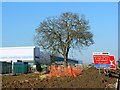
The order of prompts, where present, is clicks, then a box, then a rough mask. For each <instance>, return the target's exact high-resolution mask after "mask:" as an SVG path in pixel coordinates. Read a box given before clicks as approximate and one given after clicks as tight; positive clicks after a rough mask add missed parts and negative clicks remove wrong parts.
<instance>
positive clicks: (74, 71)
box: [49, 66, 81, 77]
mask: <svg viewBox="0 0 120 90" xmlns="http://www.w3.org/2000/svg"><path fill="white" fill-rule="evenodd" d="M80 74H81V68H80V67H79V66H78V67H70V66H68V67H66V68H63V67H61V66H57V67H56V66H51V69H50V74H49V77H54V76H55V77H60V76H73V77H76V76H77V75H80Z"/></svg>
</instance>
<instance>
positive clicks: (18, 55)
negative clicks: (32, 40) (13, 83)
mask: <svg viewBox="0 0 120 90" xmlns="http://www.w3.org/2000/svg"><path fill="white" fill-rule="evenodd" d="M34 48H35V46H29V47H4V48H0V61H4V60H7V61H10V60H13V61H16V60H21V59H22V60H24V61H27V60H29V61H33V60H34Z"/></svg>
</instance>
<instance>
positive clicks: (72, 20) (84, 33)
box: [34, 12, 94, 66]
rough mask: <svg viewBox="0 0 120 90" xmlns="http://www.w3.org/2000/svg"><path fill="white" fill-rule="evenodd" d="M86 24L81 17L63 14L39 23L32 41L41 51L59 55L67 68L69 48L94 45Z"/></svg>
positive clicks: (67, 13)
mask: <svg viewBox="0 0 120 90" xmlns="http://www.w3.org/2000/svg"><path fill="white" fill-rule="evenodd" d="M88 24H89V22H88V21H87V20H86V19H85V17H84V16H83V15H81V16H79V15H78V14H76V13H72V12H65V13H62V14H61V15H60V16H58V17H52V18H47V19H46V20H43V21H41V23H40V25H39V27H38V28H37V29H36V35H35V37H34V40H35V42H36V44H37V45H39V46H41V47H42V48H43V49H46V50H49V52H51V53H53V54H55V53H59V54H61V55H62V56H63V57H64V65H65V66H67V59H68V53H69V51H70V48H75V47H84V46H90V45H92V44H93V43H94V41H93V39H92V38H93V34H92V33H91V32H90V31H89V30H90V26H89V25H88Z"/></svg>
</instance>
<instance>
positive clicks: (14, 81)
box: [2, 67, 117, 88]
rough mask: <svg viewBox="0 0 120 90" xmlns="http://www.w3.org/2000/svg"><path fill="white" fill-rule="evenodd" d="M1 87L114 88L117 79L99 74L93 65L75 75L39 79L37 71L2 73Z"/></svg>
mask: <svg viewBox="0 0 120 90" xmlns="http://www.w3.org/2000/svg"><path fill="white" fill-rule="evenodd" d="M2 77H3V78H2V81H3V83H2V87H3V88H114V87H115V83H116V81H117V79H116V78H115V77H108V76H105V75H104V74H99V71H98V70H97V69H95V68H94V67H92V68H89V69H87V70H86V71H84V72H82V75H79V76H77V77H71V76H69V77H52V78H48V75H47V74H46V76H44V77H45V78H43V79H41V75H40V74H39V73H32V74H24V75H19V76H11V75H7V76H5V75H3V76H2Z"/></svg>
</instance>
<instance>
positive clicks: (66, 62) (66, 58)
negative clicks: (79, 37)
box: [64, 48, 69, 67]
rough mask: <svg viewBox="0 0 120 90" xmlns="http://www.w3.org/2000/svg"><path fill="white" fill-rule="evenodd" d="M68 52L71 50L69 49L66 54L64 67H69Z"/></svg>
mask: <svg viewBox="0 0 120 90" xmlns="http://www.w3.org/2000/svg"><path fill="white" fill-rule="evenodd" d="M68 52H69V48H67V51H66V52H65V54H64V67H67V66H68Z"/></svg>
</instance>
